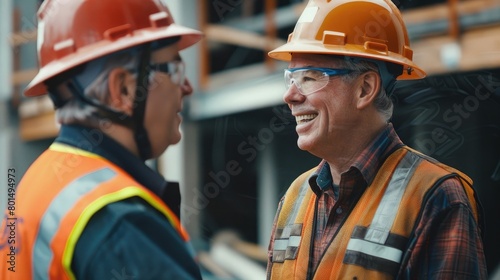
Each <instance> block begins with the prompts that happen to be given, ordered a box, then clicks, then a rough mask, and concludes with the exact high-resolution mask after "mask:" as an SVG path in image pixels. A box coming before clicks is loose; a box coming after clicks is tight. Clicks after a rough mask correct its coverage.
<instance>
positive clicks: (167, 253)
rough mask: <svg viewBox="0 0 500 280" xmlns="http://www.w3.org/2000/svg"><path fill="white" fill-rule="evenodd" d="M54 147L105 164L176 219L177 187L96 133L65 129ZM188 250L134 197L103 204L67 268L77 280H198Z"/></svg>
mask: <svg viewBox="0 0 500 280" xmlns="http://www.w3.org/2000/svg"><path fill="white" fill-rule="evenodd" d="M55 141H56V142H58V143H63V144H67V145H71V146H74V147H77V148H80V149H82V150H86V151H89V152H92V153H95V154H98V155H100V156H102V157H104V158H106V159H108V160H109V161H111V162H113V163H114V164H116V165H117V166H119V167H120V168H122V169H123V170H124V171H125V172H127V173H128V174H130V175H131V176H132V177H133V178H134V179H135V180H136V181H137V182H139V183H141V184H142V185H143V186H145V187H146V188H148V189H149V190H151V191H152V192H153V193H155V194H156V195H157V196H158V197H160V198H161V199H162V200H163V201H164V202H165V203H166V204H167V205H168V206H169V207H170V208H171V209H172V210H173V211H174V212H175V213H176V214H177V215H179V212H180V192H179V185H178V184H177V183H173V182H167V181H165V179H164V178H163V177H162V176H161V175H160V174H158V173H157V172H155V171H154V170H152V169H151V168H149V167H148V166H147V165H145V164H144V162H142V161H141V160H140V159H139V158H138V157H136V156H135V155H133V154H132V153H130V152H129V151H128V150H127V149H125V148H124V147H123V146H121V145H120V144H119V143H118V142H116V141H114V140H113V139H111V138H110V137H107V136H106V135H105V134H104V133H102V132H101V131H100V130H97V129H92V128H85V127H83V126H77V125H64V126H62V127H61V131H60V133H59V136H58V137H57V139H56V140H55ZM188 246H189V245H188V244H186V243H185V242H184V241H183V240H182V238H181V237H180V236H179V234H178V233H177V231H176V230H175V229H174V228H173V227H172V225H171V224H170V222H169V221H168V220H167V218H166V217H165V216H164V215H163V214H162V213H160V212H158V211H157V210H156V209H154V208H153V207H152V206H151V205H149V204H148V203H147V202H145V201H144V200H142V199H141V198H139V197H133V198H129V199H126V200H122V201H119V202H114V203H111V204H108V205H107V206H105V207H104V208H102V209H101V210H99V211H98V212H97V213H96V214H95V215H94V216H93V217H92V218H91V219H90V221H89V223H88V224H87V226H86V227H85V229H84V231H83V233H82V235H81V236H80V238H79V240H78V242H77V244H76V248H75V251H74V255H73V260H72V263H71V268H72V270H73V272H74V273H75V276H76V278H77V279H201V275H200V270H199V268H198V265H197V264H196V262H195V261H194V259H193V256H192V252H190V248H189V247H188Z"/></svg>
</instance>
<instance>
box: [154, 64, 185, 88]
mask: <svg viewBox="0 0 500 280" xmlns="http://www.w3.org/2000/svg"><path fill="white" fill-rule="evenodd" d="M149 67H150V71H155V72H163V73H165V74H168V75H169V76H170V79H171V80H172V83H174V84H176V85H178V86H181V85H183V84H184V80H185V77H186V66H185V64H184V61H180V60H175V61H170V62H164V63H156V64H150V65H149Z"/></svg>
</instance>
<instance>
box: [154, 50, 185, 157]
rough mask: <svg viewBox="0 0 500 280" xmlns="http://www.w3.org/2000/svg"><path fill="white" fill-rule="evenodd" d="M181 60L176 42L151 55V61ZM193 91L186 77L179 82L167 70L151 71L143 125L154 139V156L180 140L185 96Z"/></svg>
mask: <svg viewBox="0 0 500 280" xmlns="http://www.w3.org/2000/svg"><path fill="white" fill-rule="evenodd" d="M180 59H181V58H180V56H179V51H178V47H177V44H173V45H171V46H168V47H166V48H162V49H159V50H157V51H154V52H153V53H152V54H151V63H152V64H155V63H164V62H171V61H179V60H180ZM192 92H193V89H192V87H191V85H190V84H189V81H188V80H187V79H186V80H185V81H184V83H183V84H182V85H177V84H175V83H174V81H173V80H172V77H171V76H170V75H169V74H167V73H163V72H158V71H152V72H151V73H150V83H149V93H148V100H147V103H146V113H145V118H144V126H145V128H146V130H147V132H148V136H149V140H150V142H151V148H152V153H153V157H158V156H159V155H161V154H162V153H163V152H164V151H165V149H166V148H167V147H168V146H169V145H173V144H176V143H178V142H179V141H180V139H181V132H180V131H179V128H180V124H181V120H182V118H181V115H180V112H181V110H182V103H183V99H184V97H186V96H187V95H190V94H191V93H192Z"/></svg>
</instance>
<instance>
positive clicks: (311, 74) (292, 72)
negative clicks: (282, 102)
mask: <svg viewBox="0 0 500 280" xmlns="http://www.w3.org/2000/svg"><path fill="white" fill-rule="evenodd" d="M351 72H353V70H350V69H333V68H316V67H307V68H290V69H285V87H286V89H287V90H288V89H289V88H290V87H291V86H292V84H295V86H296V87H297V89H298V90H299V92H300V93H301V94H302V95H309V94H311V93H314V92H316V91H318V90H320V89H322V88H324V87H325V86H326V85H327V84H328V81H330V77H333V76H340V75H346V74H349V73H351Z"/></svg>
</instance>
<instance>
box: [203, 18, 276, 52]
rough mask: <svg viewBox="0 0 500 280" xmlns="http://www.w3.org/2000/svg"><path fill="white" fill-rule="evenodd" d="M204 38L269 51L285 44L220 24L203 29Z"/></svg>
mask: <svg viewBox="0 0 500 280" xmlns="http://www.w3.org/2000/svg"><path fill="white" fill-rule="evenodd" d="M205 38H207V39H208V40H212V41H217V42H222V43H227V44H232V45H237V46H242V47H247V48H253V49H259V50H263V51H270V49H269V48H276V47H278V46H281V45H283V44H285V43H286V41H285V40H282V39H278V38H276V39H272V40H270V39H268V38H267V37H266V36H265V35H261V34H258V33H254V32H249V31H243V30H240V29H236V28H232V27H229V26H224V25H220V24H209V25H207V26H206V28H205Z"/></svg>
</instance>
